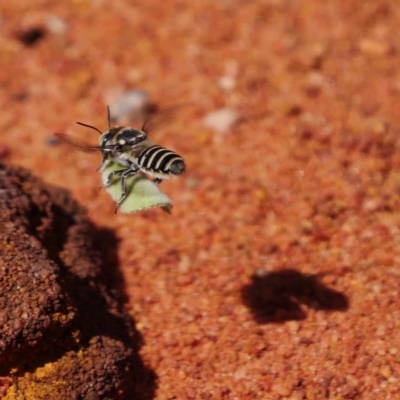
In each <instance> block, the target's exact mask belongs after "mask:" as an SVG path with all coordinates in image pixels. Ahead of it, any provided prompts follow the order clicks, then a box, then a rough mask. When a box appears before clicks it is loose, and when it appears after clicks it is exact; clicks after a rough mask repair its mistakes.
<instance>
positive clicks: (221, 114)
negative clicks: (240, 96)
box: [203, 108, 239, 133]
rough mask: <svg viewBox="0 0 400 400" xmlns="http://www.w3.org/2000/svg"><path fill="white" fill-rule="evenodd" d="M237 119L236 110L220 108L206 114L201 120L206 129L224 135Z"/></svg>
mask: <svg viewBox="0 0 400 400" xmlns="http://www.w3.org/2000/svg"><path fill="white" fill-rule="evenodd" d="M238 118H239V114H238V112H237V111H236V110H233V109H232V108H221V109H220V110H217V111H213V112H211V113H209V114H207V115H206V116H205V117H204V119H203V123H204V125H205V126H206V127H207V128H210V129H212V130H214V131H217V132H220V133H225V132H227V131H229V129H231V128H232V126H233V125H234V124H235V122H237V120H238Z"/></svg>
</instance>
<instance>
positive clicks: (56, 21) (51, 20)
mask: <svg viewBox="0 0 400 400" xmlns="http://www.w3.org/2000/svg"><path fill="white" fill-rule="evenodd" d="M46 28H47V29H48V30H49V32H51V33H54V34H58V35H60V34H63V33H65V32H66V30H67V28H68V25H67V23H66V22H65V21H64V20H63V19H62V18H60V17H59V16H58V15H55V14H54V15H50V16H49V17H48V18H47V20H46Z"/></svg>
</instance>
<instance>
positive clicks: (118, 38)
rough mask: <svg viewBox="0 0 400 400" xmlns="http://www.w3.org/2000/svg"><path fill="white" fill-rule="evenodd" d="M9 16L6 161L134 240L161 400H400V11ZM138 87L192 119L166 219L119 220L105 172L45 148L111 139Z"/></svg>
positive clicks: (227, 4) (196, 7)
mask: <svg viewBox="0 0 400 400" xmlns="http://www.w3.org/2000/svg"><path fill="white" fill-rule="evenodd" d="M0 15H1V25H0V90H1V92H0V93H1V95H0V131H1V135H0V145H1V149H0V150H1V151H0V153H1V155H2V156H3V158H4V157H5V154H6V153H7V151H8V152H9V155H8V156H7V158H6V159H5V160H6V161H7V162H10V163H13V164H18V165H22V166H25V167H27V168H29V169H31V170H32V171H33V172H34V173H35V174H37V175H39V176H41V177H43V179H44V180H45V181H47V182H49V183H52V184H57V185H60V186H64V187H67V188H69V189H70V190H71V192H72V193H73V195H74V196H75V197H76V199H77V200H78V201H80V202H81V203H83V204H85V206H86V207H87V210H88V214H89V217H90V218H91V219H92V220H93V221H95V222H96V223H97V224H98V225H100V226H106V227H109V228H112V229H114V230H115V231H116V233H117V235H118V236H119V237H120V238H121V242H120V246H119V249H118V252H119V257H120V268H121V270H122V271H123V274H124V277H125V279H126V291H127V294H128V296H129V300H130V306H131V315H132V318H133V319H134V321H135V323H136V327H137V329H138V330H140V332H141V333H142V335H143V338H144V344H143V346H142V348H141V351H140V354H141V356H142V359H143V362H144V363H145V364H146V365H147V366H148V367H149V368H150V369H152V370H153V371H154V373H155V374H156V376H157V378H158V388H157V389H156V392H155V393H156V395H155V398H156V399H159V400H161V399H163V400H164V399H165V400H166V399H175V398H176V399H197V398H199V399H222V398H224V399H291V400H292V399H308V400H312V399H316V400H317V399H324V398H328V399H335V400H337V399H353V398H354V399H374V400H381V399H382V400H383V399H397V398H400V381H399V379H400V364H399V363H400V329H399V328H400V302H399V276H400V265H399V263H400V229H399V226H400V213H399V209H400V201H399V192H400V149H399V143H400V142H399V139H398V133H399V126H400V116H399V112H398V109H399V101H400V72H399V71H400V68H399V65H400V56H399V51H400V36H399V35H398V28H399V26H400V6H399V5H398V4H397V3H396V2H390V1H384V0H370V1H364V0H363V1H361V0H360V1H349V2H347V1H335V0H327V1H323V2H316V1H312V0H308V1H307V0H298V1H292V2H290V1H285V0H269V1H261V0H259V1H253V2H243V1H239V0H236V1H235V0H232V1H229V0H226V1H217V2H216V1H208V0H205V1H202V2H184V1H178V0H176V1H174V0H166V1H162V2H158V1H143V2H141V4H140V2H133V1H131V2H130V1H127V0H125V1H124V0H116V1H113V2H111V1H103V0H92V1H88V0H74V1H71V2H54V1H49V0H43V1H28V0H25V1H14V2H2V4H1V5H0ZM54 16H56V17H57V18H59V19H61V20H62V21H64V22H65V24H66V30H65V31H64V32H60V33H56V32H54V30H53V31H51V30H49V28H48V27H47V26H48V21H49V18H53V21H54ZM50 21H51V19H50ZM56 22H57V20H56ZM46 24H47V25H46ZM34 29H39V31H40V30H42V32H43V33H44V36H43V37H42V38H41V39H39V40H37V41H36V42H35V43H33V44H32V45H29V43H28V44H24V43H23V39H24V37H25V39H26V37H27V33H28V39H27V40H25V41H28V42H29V32H31V33H32V30H34ZM24 35H25V36H24ZM235 70H236V71H237V73H236V85H235V87H234V89H232V90H228V91H224V90H222V89H221V88H220V87H219V86H218V83H217V82H218V79H219V78H220V77H222V76H225V75H227V74H229V73H231V71H233V73H234V72H235ZM135 88H137V89H143V90H146V91H147V92H148V93H149V94H150V95H151V98H152V100H153V101H154V102H155V103H156V104H157V105H159V106H160V107H162V106H165V105H166V106H168V105H171V104H180V103H186V102H190V103H191V104H192V105H191V106H189V107H183V108H182V110H180V111H179V113H178V115H177V117H176V118H175V119H174V121H172V122H170V123H169V124H167V125H164V126H161V127H160V128H159V129H157V130H155V131H154V133H153V139H155V140H156V141H157V142H159V143H160V144H162V145H164V146H166V147H170V148H172V149H174V150H176V151H177V152H178V153H179V154H181V155H183V156H184V157H185V159H186V161H187V167H188V168H187V173H186V174H185V175H184V176H183V177H181V178H178V179H176V180H174V181H170V182H164V183H163V184H162V188H163V190H164V191H165V192H166V193H167V194H168V195H169V196H170V197H171V198H172V199H173V201H174V210H173V214H172V215H171V216H168V215H166V214H164V213H163V212H162V211H161V210H151V211H148V212H142V213H140V214H137V215H130V216H126V215H122V214H121V215H114V204H113V202H112V201H111V199H110V198H109V196H108V195H107V193H106V192H105V191H100V192H99V190H98V187H99V185H100V184H101V182H100V176H99V174H98V173H96V172H95V169H96V167H97V166H98V163H99V156H98V155H90V154H85V153H78V152H76V151H74V150H71V149H70V148H68V147H66V146H64V145H60V146H50V145H49V144H48V143H47V142H46V139H47V138H48V137H49V136H50V135H51V133H52V132H54V131H58V132H67V133H71V134H75V135H81V137H84V138H88V139H89V138H90V139H92V140H93V141H94V142H95V140H96V139H97V138H96V137H94V136H95V133H94V132H92V131H90V130H85V129H84V128H81V127H78V126H76V125H75V121H83V122H86V123H90V124H93V125H95V126H98V127H100V128H103V127H104V128H105V127H106V113H105V105H106V104H112V103H113V102H114V101H116V100H117V99H118V98H119V96H120V95H121V94H122V93H124V92H125V91H126V90H131V89H135ZM221 107H231V108H236V109H238V110H239V111H240V113H241V116H242V120H241V123H240V124H239V125H237V126H236V127H234V128H233V129H232V130H231V131H229V132H227V133H226V134H220V133H216V132H213V131H211V130H209V129H206V128H204V126H203V124H202V118H203V116H204V115H206V114H207V113H209V112H211V111H214V110H216V109H218V108H221ZM104 245H107V243H105V244H104ZM271 273H272V274H271ZM254 274H256V275H255V276H254ZM269 278H271V279H272V278H273V279H272V281H273V282H272V281H271V279H269ZM271 282H272V283H271ZM271 286H272V287H275V290H274V292H273V293H272V294H271ZM280 296H281V297H280ZM331 300H332V301H331Z"/></svg>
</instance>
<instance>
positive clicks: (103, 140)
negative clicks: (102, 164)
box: [99, 128, 121, 149]
mask: <svg viewBox="0 0 400 400" xmlns="http://www.w3.org/2000/svg"><path fill="white" fill-rule="evenodd" d="M119 129H121V128H112V129H109V130H107V131H105V132H103V133H102V134H101V136H100V139H99V144H100V147H102V148H103V149H104V148H105V147H106V146H110V145H113V144H115V139H114V138H115V135H116V132H117V130H119ZM113 139H114V140H113Z"/></svg>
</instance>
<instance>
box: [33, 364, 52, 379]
mask: <svg viewBox="0 0 400 400" xmlns="http://www.w3.org/2000/svg"><path fill="white" fill-rule="evenodd" d="M53 372H54V365H53V364H51V363H48V364H45V366H44V367H41V368H38V369H37V370H36V374H35V375H36V376H37V377H38V378H39V379H41V378H44V377H46V376H48V375H50V374H51V373H53Z"/></svg>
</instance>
